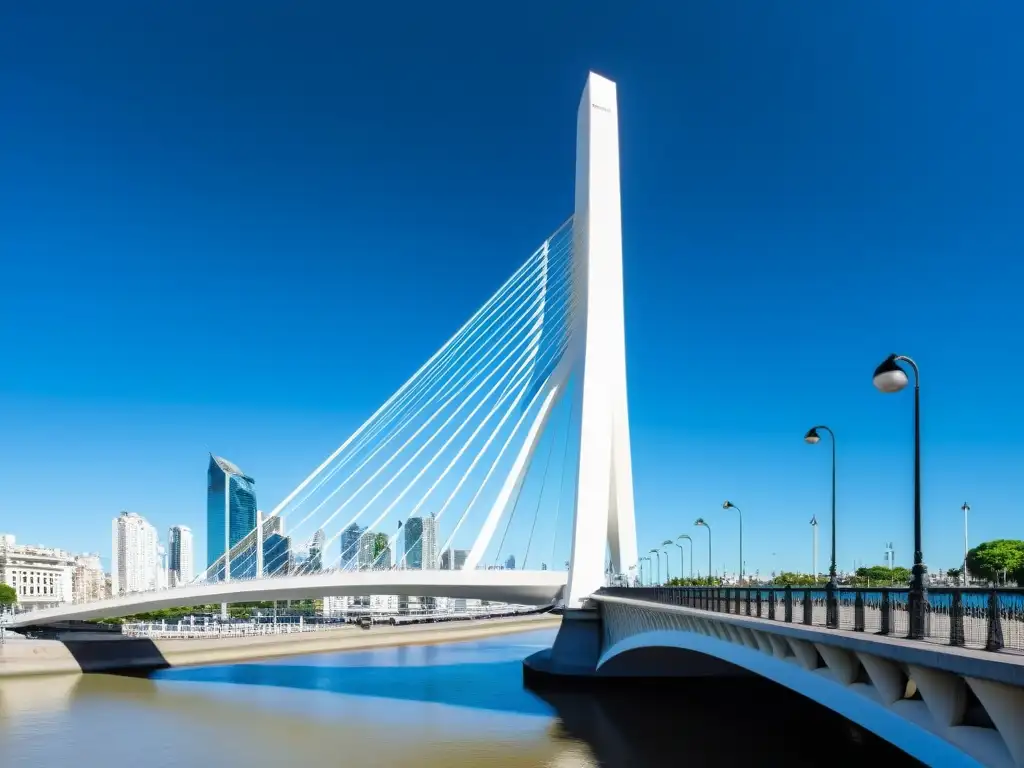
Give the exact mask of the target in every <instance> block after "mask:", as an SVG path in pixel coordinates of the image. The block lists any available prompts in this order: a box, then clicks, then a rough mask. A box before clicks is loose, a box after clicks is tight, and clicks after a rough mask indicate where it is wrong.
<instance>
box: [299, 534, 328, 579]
mask: <svg viewBox="0 0 1024 768" xmlns="http://www.w3.org/2000/svg"><path fill="white" fill-rule="evenodd" d="M326 541H327V534H325V533H324V529H323V528H320V529H318V530H317V532H316V533H314V534H313V538H312V539H311V540H310V542H309V547H308V550H309V556H308V557H307V558H306V565H305V567H304V569H303V571H304V572H305V573H320V572H321V571H322V570H323V569H324V543H325V542H326Z"/></svg>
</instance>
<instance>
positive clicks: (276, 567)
mask: <svg viewBox="0 0 1024 768" xmlns="http://www.w3.org/2000/svg"><path fill="white" fill-rule="evenodd" d="M260 516H262V515H260ZM260 531H261V532H262V539H263V575H264V576H282V575H284V574H287V573H293V572H295V571H296V570H297V569H299V568H300V566H302V565H304V563H305V562H306V561H305V559H302V560H298V559H297V558H296V557H295V554H294V553H293V552H292V541H291V537H289V536H285V534H284V521H283V520H282V519H281V518H280V517H279V516H276V515H275V516H272V517H268V518H267V519H266V520H264V521H263V522H262V523H261V525H260ZM257 536H258V534H257V531H256V529H255V527H254V528H253V530H252V531H250V532H249V534H248V535H247V536H244V537H242V539H241V541H239V542H238V543H237V544H235V546H233V547H232V548H231V552H230V554H229V556H228V558H229V560H230V561H231V568H230V574H229V576H230V578H232V579H252V578H255V577H256V571H257V567H258V566H259V560H258V558H257V557H256V546H257V544H256V541H257ZM207 573H208V574H210V576H212V577H213V578H214V579H216V580H220V579H223V578H224V556H223V555H221V556H220V557H219V558H217V560H215V561H214V564H213V565H212V566H211V567H210V568H208V569H207Z"/></svg>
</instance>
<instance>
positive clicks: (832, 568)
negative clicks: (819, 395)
mask: <svg viewBox="0 0 1024 768" xmlns="http://www.w3.org/2000/svg"><path fill="white" fill-rule="evenodd" d="M819 429H823V430H825V431H826V432H828V434H829V436H830V437H831V438H832V557H831V560H830V562H829V564H828V583H827V584H826V585H825V626H826V627H831V628H832V629H838V628H839V605H838V604H837V602H836V586H837V585H836V435H835V432H833V431H832V430H831V429H829V428H828V427H826V426H825V425H824V424H819V425H818V426H816V427H811V428H810V429H809V430H807V434H806V435H804V441H805V442H807V443H809V444H810V445H814V444H816V443H817V442H818V441H819V440H821V436H820V435H819V434H818V430H819ZM815 576H817V574H815Z"/></svg>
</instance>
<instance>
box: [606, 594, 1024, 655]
mask: <svg viewBox="0 0 1024 768" xmlns="http://www.w3.org/2000/svg"><path fill="white" fill-rule="evenodd" d="M908 591H909V590H908V589H907V588H902V589H900V588H897V587H887V588H877V587H840V588H839V589H837V590H836V593H835V600H836V611H835V618H834V619H833V621H832V622H829V621H828V595H827V592H826V590H825V589H824V588H813V587H756V586H752V587H605V588H604V589H601V590H600V591H599V592H600V594H606V595H618V596H621V597H630V598H633V599H637V600H648V601H651V602H656V603H664V604H667V605H679V606H685V607H687V608H695V609H697V610H702V611H713V612H716V613H729V614H736V615H740V616H750V617H754V618H760V619H767V620H769V621H779V622H787V623H791V624H803V625H806V626H813V627H828V626H829V624H830V623H831V624H832V627H831V628H833V629H838V630H847V631H851V632H866V633H873V634H878V635H888V636H891V637H907V636H908V634H909V631H910V627H909V613H908V600H907V595H908ZM921 640H922V641H923V642H931V643H943V644H945V645H950V646H955V647H960V648H976V649H984V650H986V651H1014V652H1021V653H1024V589H984V588H982V589H970V588H968V589H964V588H952V587H938V588H931V589H929V590H928V592H927V599H926V602H925V622H924V637H923V638H921Z"/></svg>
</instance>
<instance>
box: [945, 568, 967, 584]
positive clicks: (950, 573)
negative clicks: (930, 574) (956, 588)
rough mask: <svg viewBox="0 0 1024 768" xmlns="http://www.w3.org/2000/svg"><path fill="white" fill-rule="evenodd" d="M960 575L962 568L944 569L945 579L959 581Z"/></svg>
mask: <svg viewBox="0 0 1024 768" xmlns="http://www.w3.org/2000/svg"><path fill="white" fill-rule="evenodd" d="M962 575H963V569H962V568H947V569H946V578H947V579H953V580H955V581H957V582H959V581H960V576H962Z"/></svg>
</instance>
